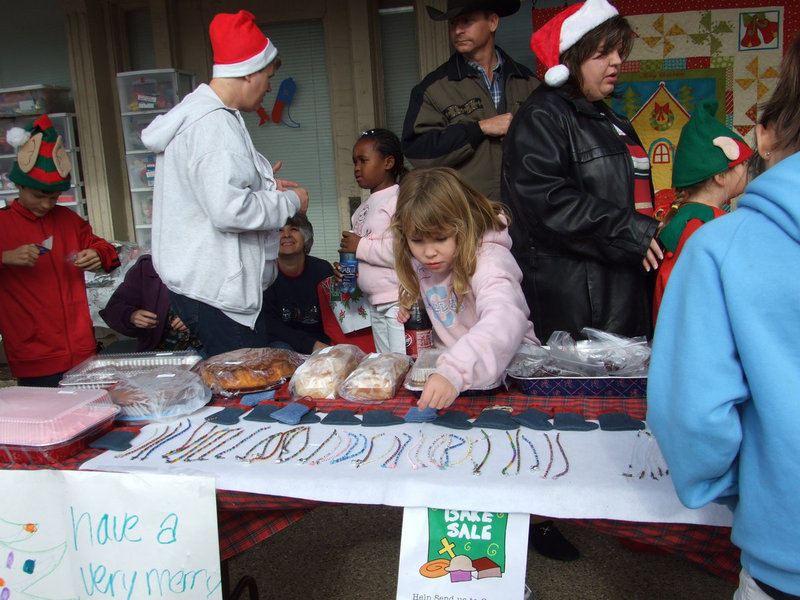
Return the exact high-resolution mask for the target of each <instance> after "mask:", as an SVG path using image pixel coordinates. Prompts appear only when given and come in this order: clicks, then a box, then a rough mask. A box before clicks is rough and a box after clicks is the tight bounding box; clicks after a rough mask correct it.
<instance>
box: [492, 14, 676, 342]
mask: <svg viewBox="0 0 800 600" xmlns="http://www.w3.org/2000/svg"><path fill="white" fill-rule="evenodd" d="M565 13H568V14H566V16H565ZM581 33H582V35H580V34H581ZM570 38H572V39H570ZM559 39H561V43H560V47H559ZM565 40H566V41H565ZM631 44H632V31H631V28H630V25H629V24H628V22H627V21H626V20H625V19H624V18H623V17H621V16H619V15H618V14H617V11H616V9H615V8H614V7H612V6H611V5H610V4H608V2H606V0H587V2H584V3H583V4H578V5H573V6H571V7H569V8H568V9H566V10H565V11H563V12H562V13H560V15H559V16H557V17H555V18H554V19H553V20H551V21H550V22H548V23H547V24H546V25H545V26H543V27H542V28H541V29H539V30H538V31H537V32H536V33H535V34H534V36H533V38H532V40H531V48H532V49H533V50H534V52H535V53H536V55H537V57H538V58H539V59H540V60H542V61H543V62H544V63H545V65H546V66H547V67H550V68H549V70H548V71H547V74H546V76H545V83H547V84H548V85H543V86H540V87H539V88H537V89H536V90H535V91H534V92H533V93H532V94H531V95H530V96H529V98H528V100H527V101H526V102H525V104H523V106H522V107H521V108H520V110H519V113H518V114H517V116H516V117H515V118H514V121H513V122H512V124H511V128H510V129H509V132H508V135H507V136H506V139H505V141H504V148H503V151H504V152H503V177H502V186H503V187H502V194H503V195H502V198H503V201H504V202H505V203H506V204H507V205H508V206H509V207H510V209H511V213H512V224H511V228H510V230H511V235H512V238H513V240H514V246H513V249H512V252H514V254H515V257H516V259H517V262H518V263H519V265H520V268H521V269H522V272H523V282H522V287H523V290H524V291H525V295H526V298H527V300H528V305H529V308H530V310H531V319H532V320H533V323H534V326H535V330H536V334H537V336H538V337H539V338H540V339H541V340H542V341H545V340H547V339H548V337H549V336H550V334H551V333H552V332H553V331H568V332H570V333H571V334H572V335H573V336H574V337H577V336H578V335H579V333H580V331H581V329H582V328H583V327H594V328H597V329H601V330H604V331H610V332H614V333H618V334H621V335H626V336H642V335H644V336H648V337H649V336H650V335H651V333H652V329H651V327H652V320H651V310H652V288H653V277H652V273H651V272H652V271H653V270H654V269H656V268H657V267H658V261H659V260H660V259H661V258H663V255H662V253H661V250H660V248H659V246H658V244H657V242H656V241H655V240H654V235H655V231H656V224H657V223H656V221H655V220H654V219H653V218H652V209H653V188H652V182H651V180H650V173H649V162H648V161H647V154H646V152H645V150H644V149H643V148H642V147H641V142H640V141H639V138H638V137H637V136H636V133H635V131H634V130H633V127H632V125H631V123H630V121H628V120H627V119H626V118H625V117H623V116H622V115H619V114H617V113H615V112H614V111H613V110H612V109H611V108H610V107H609V106H608V105H607V104H606V103H605V102H603V99H604V98H606V97H608V96H609V95H611V93H612V92H613V91H614V87H615V85H616V80H617V75H618V73H619V71H620V67H621V65H622V62H623V60H624V58H625V57H626V56H627V55H628V53H629V51H630V47H631ZM565 45H566V48H565ZM559 62H560V63H563V64H556V63H559ZM634 157H636V158H634Z"/></svg>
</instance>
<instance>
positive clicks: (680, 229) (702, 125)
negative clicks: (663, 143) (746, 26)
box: [653, 100, 753, 323]
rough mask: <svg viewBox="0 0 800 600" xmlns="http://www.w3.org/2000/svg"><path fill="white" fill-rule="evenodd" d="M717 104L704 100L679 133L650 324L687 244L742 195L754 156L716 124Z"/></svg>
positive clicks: (659, 234)
mask: <svg viewBox="0 0 800 600" xmlns="http://www.w3.org/2000/svg"><path fill="white" fill-rule="evenodd" d="M717 106H718V104H717V101H716V100H703V101H702V102H700V104H698V106H697V108H696V109H695V111H694V113H692V118H691V119H689V122H688V123H687V124H686V125H685V126H684V128H683V130H682V131H681V137H680V139H679V140H678V147H677V149H676V150H675V163H674V166H673V168H672V186H673V187H674V188H675V202H674V203H673V204H672V206H671V207H670V209H669V211H667V213H666V214H665V215H664V218H663V219H662V221H661V225H660V228H659V231H658V239H659V240H660V242H661V244H662V245H663V246H664V248H665V250H666V252H665V256H664V261H663V262H662V263H661V266H660V267H659V269H658V276H657V278H656V289H655V294H654V296H653V322H654V323H655V321H656V317H657V316H658V309H659V306H660V305H661V298H662V296H663V295H664V289H665V288H666V285H667V280H668V279H669V276H670V273H672V268H673V267H674V266H675V261H677V260H678V256H680V253H681V250H682V249H683V246H684V244H685V243H686V240H688V239H689V237H690V236H691V235H692V234H693V233H694V232H695V231H697V229H699V228H700V226H701V225H703V223H706V222H707V221H710V220H711V219H714V218H716V217H719V216H722V215H724V214H726V213H725V211H724V210H722V207H723V206H724V205H725V204H728V203H729V202H730V201H731V199H732V198H735V197H736V196H738V195H740V194H741V193H742V192H744V188H745V185H746V184H747V160H748V159H749V158H750V157H751V156H752V154H753V151H752V150H751V149H750V148H749V147H748V146H747V144H745V142H744V140H743V139H742V138H741V137H740V136H739V135H738V134H736V133H735V132H733V131H731V130H730V129H728V128H727V127H725V126H724V125H722V124H721V123H720V122H719V121H717V118H716V116H715V115H716V112H717Z"/></svg>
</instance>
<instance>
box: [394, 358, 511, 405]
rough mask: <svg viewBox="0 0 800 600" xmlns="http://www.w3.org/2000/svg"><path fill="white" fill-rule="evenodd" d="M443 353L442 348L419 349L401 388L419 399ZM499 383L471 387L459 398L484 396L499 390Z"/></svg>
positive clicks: (460, 393)
mask: <svg viewBox="0 0 800 600" xmlns="http://www.w3.org/2000/svg"><path fill="white" fill-rule="evenodd" d="M445 352H446V350H445V349H444V348H421V349H420V351H419V355H418V356H417V360H415V361H414V365H413V366H412V367H411V369H409V371H408V375H406V377H405V381H404V382H403V387H404V388H406V389H407V390H408V391H410V392H412V393H413V394H414V395H415V396H417V397H419V396H420V394H421V393H422V389H423V388H424V387H425V382H426V381H428V377H430V376H431V375H433V374H434V373H435V372H436V363H437V362H438V361H439V357H440V356H442V354H444V353H445ZM501 383H502V382H501V381H496V382H494V383H492V384H491V385H488V386H485V387H483V386H482V387H472V388H470V389H467V390H463V391H462V392H459V396H485V395H486V394H488V393H489V392H492V391H494V390H496V389H497V388H499V387H500V384H501Z"/></svg>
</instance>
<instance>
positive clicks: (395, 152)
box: [337, 129, 406, 354]
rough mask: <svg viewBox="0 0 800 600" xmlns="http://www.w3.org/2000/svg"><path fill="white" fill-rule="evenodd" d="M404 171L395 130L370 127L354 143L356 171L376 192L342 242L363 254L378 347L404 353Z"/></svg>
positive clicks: (362, 277)
mask: <svg viewBox="0 0 800 600" xmlns="http://www.w3.org/2000/svg"><path fill="white" fill-rule="evenodd" d="M404 172H405V167H404V166H403V152H402V150H401V149H400V140H399V139H397V136H396V135H395V134H394V133H392V132H391V131H389V130H388V129H370V130H369V131H365V132H364V133H362V134H361V137H360V138H359V139H358V141H357V142H356V144H355V146H354V147H353V175H354V176H355V178H356V183H358V185H359V187H361V188H363V189H366V190H369V191H370V196H369V198H367V199H366V200H364V201H363V202H362V203H361V205H360V206H359V207H358V209H357V210H356V211H355V212H354V213H353V217H352V219H351V222H352V225H353V230H352V231H343V232H342V241H341V243H340V248H339V249H340V250H341V251H345V252H354V253H355V255H356V258H357V259H358V287H359V288H360V289H361V291H362V292H364V294H366V296H367V298H368V299H369V303H370V321H371V324H372V337H373V338H374V339H375V348H376V350H377V351H378V352H400V353H403V354H405V351H406V336H405V331H404V329H403V324H402V323H400V322H399V321H398V320H397V313H398V304H397V294H398V290H399V287H400V284H399V282H398V280H397V273H396V272H395V269H394V253H393V246H392V231H391V228H390V225H391V221H392V215H394V208H395V205H396V204H397V182H398V180H399V179H400V177H401V176H402V174H403V173H404ZM337 267H338V264H337ZM337 270H338V269H337ZM337 275H338V273H337Z"/></svg>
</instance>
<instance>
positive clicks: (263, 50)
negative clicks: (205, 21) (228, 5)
mask: <svg viewBox="0 0 800 600" xmlns="http://www.w3.org/2000/svg"><path fill="white" fill-rule="evenodd" d="M208 34H209V37H210V38H211V48H212V50H213V51H214V66H213V69H212V73H211V76H212V77H243V76H244V75H251V74H253V73H255V72H256V71H260V70H261V69H263V68H264V67H266V66H267V65H268V64H269V63H271V62H272V61H273V60H275V57H276V56H278V49H277V48H276V47H275V44H273V43H272V42H271V41H270V40H269V39H268V38H267V36H265V35H264V32H262V31H261V29H259V27H258V25H256V18H255V17H254V16H253V14H252V13H249V12H247V11H246V10H240V11H239V12H238V13H235V14H230V13H220V14H218V15H216V16H215V17H214V19H213V20H212V21H211V25H210V26H209V28H208Z"/></svg>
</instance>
